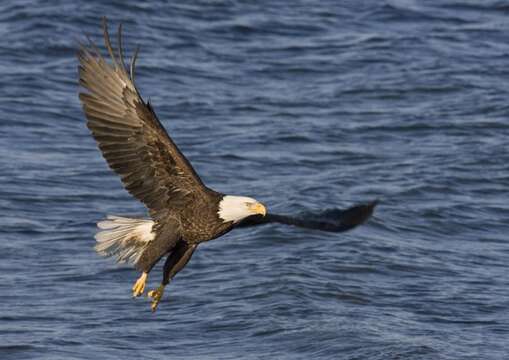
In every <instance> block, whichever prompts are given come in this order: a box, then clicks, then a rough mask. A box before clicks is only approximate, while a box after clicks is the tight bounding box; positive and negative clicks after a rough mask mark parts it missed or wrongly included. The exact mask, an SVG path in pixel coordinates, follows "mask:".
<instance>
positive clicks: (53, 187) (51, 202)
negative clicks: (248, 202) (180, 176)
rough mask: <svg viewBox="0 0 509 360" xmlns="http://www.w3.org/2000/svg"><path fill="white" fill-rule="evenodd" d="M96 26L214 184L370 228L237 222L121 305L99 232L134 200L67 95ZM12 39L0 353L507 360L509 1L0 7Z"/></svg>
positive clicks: (0, 173) (1, 174)
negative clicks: (359, 219)
mask: <svg viewBox="0 0 509 360" xmlns="http://www.w3.org/2000/svg"><path fill="white" fill-rule="evenodd" d="M103 15H106V16H108V18H109V22H110V27H111V30H112V31H113V29H114V28H115V27H116V26H117V25H118V24H119V23H120V22H121V23H123V25H124V30H125V47H126V52H127V53H128V54H131V53H132V51H133V50H134V48H135V46H136V45H137V44H140V45H141V52H140V56H139V60H138V64H139V67H138V72H137V84H138V87H139V89H140V91H141V93H142V95H143V96H144V98H145V99H150V100H151V102H152V103H153V105H154V108H155V110H156V112H157V114H158V115H159V117H160V119H161V120H162V122H163V124H164V126H165V127H166V128H167V129H168V131H169V133H170V135H171V136H172V137H173V139H174V140H175V141H176V142H177V144H178V145H179V146H180V148H181V149H182V151H183V152H184V153H185V154H186V155H187V157H188V158H189V159H190V161H191V162H192V163H193V165H194V166H195V168H196V170H197V172H198V173H199V174H200V175H201V177H202V179H203V180H204V181H205V182H206V183H207V184H208V185H209V186H210V187H212V188H214V189H216V190H218V191H222V192H225V193H230V194H243V195H248V196H253V197H256V198H257V199H259V200H261V201H263V202H264V203H266V204H267V205H268V207H269V209H270V210H271V211H273V212H276V213H285V214H299V213H302V212H307V211H320V210H322V209H330V208H345V207H348V206H350V205H353V204H355V203H359V202H365V201H370V200H373V199H376V198H378V199H380V200H381V203H380V205H379V206H378V208H377V210H376V212H375V214H374V216H373V218H372V219H370V220H369V221H368V222H367V223H366V224H365V225H363V226H361V227H359V228H357V229H355V230H353V231H351V232H348V233H344V234H330V233H322V232H316V231H311V230H305V229H297V228H292V227H287V226H283V225H275V224H274V225H264V226H260V227H254V228H249V229H238V230H236V231H233V232H231V233H230V234H228V235H227V236H224V237H222V238H220V239H218V240H215V241H212V242H209V243H206V244H202V245H200V248H199V249H198V251H197V252H196V253H195V255H194V257H193V259H192V260H191V261H190V263H189V264H188V266H187V267H186V268H185V269H184V270H183V271H182V272H181V273H179V274H178V275H177V277H176V278H175V281H174V282H172V284H171V285H170V286H169V287H168V288H167V291H166V294H165V297H164V299H163V302H162V303H161V304H160V307H159V310H158V311H157V312H156V313H155V314H152V313H151V312H150V307H149V302H148V300H147V299H143V298H141V299H136V300H133V299H131V292H130V289H131V286H132V284H133V282H134V281H135V279H136V277H137V276H138V274H137V273H136V272H135V271H134V270H132V269H131V268H129V267H128V266H117V265H115V264H114V263H113V261H112V260H111V259H103V258H100V257H98V256H97V255H96V254H95V252H94V250H93V246H94V242H95V241H94V238H93V236H94V233H95V223H96V222H97V221H98V220H100V219H101V218H103V217H104V216H105V215H106V214H133V213H140V214H143V212H144V208H143V207H142V205H141V204H139V203H138V202H136V201H135V200H133V199H132V198H131V197H130V196H129V194H128V193H127V192H126V191H124V190H123V188H122V186H121V184H120V181H119V179H118V178H117V176H115V175H114V174H113V173H112V172H111V171H110V170H109V169H108V168H107V166H106V164H105V162H104V160H103V159H102V158H101V155H100V153H99V151H98V150H97V148H96V146H95V143H94V141H93V139H92V137H91V136H90V135H89V132H88V130H87V128H86V126H85V120H84V116H83V113H82V110H81V108H80V104H79V101H78V97H77V93H78V91H79V89H78V85H77V60H76V57H75V53H76V49H77V46H78V45H77V44H78V42H79V41H83V40H84V39H85V36H86V35H88V36H90V37H91V38H92V39H93V40H94V41H96V42H98V43H100V44H101V45H102V43H101V37H100V35H101V29H100V19H101V16H103ZM0 35H1V40H0V169H1V170H0V210H1V216H0V359H48V360H54V359H134V358H136V359H158V360H159V359H454V360H456V359H508V358H509V276H508V274H509V273H508V260H509V243H508V237H507V236H508V235H507V234H508V233H509V224H508V218H509V204H508V188H509V153H508V150H509V101H508V99H509V85H508V80H509V4H508V3H507V2H505V1H483V2H481V1H460V0H457V1H454V0H429V1H412V0H391V1H375V0H371V1H293V2H290V1H286V2H285V1H278V2H276V1H267V0H260V1H250V2H248V1H185V2H177V1H151V2H147V3H145V2H139V1H111V2H109V4H106V2H102V1H76V2H70V1H69V2H68V1H42V0H39V1H36V0H23V1H7V0H4V1H2V2H1V3H0ZM160 278H161V268H160V266H159V267H157V268H155V269H154V270H153V272H152V275H151V278H150V287H155V286H157V284H158V282H159V281H160Z"/></svg>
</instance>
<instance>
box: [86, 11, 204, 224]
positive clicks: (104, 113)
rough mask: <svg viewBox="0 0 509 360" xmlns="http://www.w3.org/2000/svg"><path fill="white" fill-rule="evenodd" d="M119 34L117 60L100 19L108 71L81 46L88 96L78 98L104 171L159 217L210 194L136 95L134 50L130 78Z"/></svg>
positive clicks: (97, 56)
mask: <svg viewBox="0 0 509 360" xmlns="http://www.w3.org/2000/svg"><path fill="white" fill-rule="evenodd" d="M121 31H122V30H121V27H119V31H118V47H117V55H115V52H114V50H113V47H112V45H111V42H110V37H109V34H108V28H107V24H106V19H103V33H104V43H105V46H106V49H107V51H108V53H109V56H110V58H111V62H112V64H111V65H110V64H108V62H107V61H106V60H105V59H104V58H103V57H102V56H101V54H100V52H99V49H98V48H97V47H96V46H95V45H94V43H93V42H92V41H90V42H89V44H88V45H82V46H81V48H80V50H79V53H78V59H79V61H80V66H79V76H80V81H79V83H80V85H81V86H82V87H83V88H84V89H86V90H87V91H86V92H82V93H80V95H79V97H80V100H81V103H82V105H83V109H84V112H85V115H86V117H87V119H88V123H87V126H88V128H89V129H90V131H91V132H92V135H93V136H94V138H95V140H96V141H97V143H98V146H99V148H100V150H101V151H102V154H103V156H104V158H105V159H106V161H107V163H108V165H109V166H110V167H111V168H112V169H113V170H114V171H115V172H116V173H117V174H118V175H120V178H121V179H122V182H123V183H124V186H125V188H126V189H127V191H129V193H131V194H132V195H133V196H134V197H136V198H137V199H138V200H140V201H141V202H142V203H144V204H145V206H146V207H147V208H148V209H149V211H150V213H151V214H152V216H155V217H157V216H158V213H160V212H161V211H166V210H168V208H170V209H172V204H179V206H182V201H185V202H189V201H193V200H195V199H196V197H199V196H203V195H204V194H206V192H207V191H209V190H208V189H207V188H206V187H205V185H204V184H203V183H202V181H201V179H200V178H199V176H198V175H197V174H196V172H195V171H194V169H193V167H192V166H191V164H190V163H189V161H188V160H187V159H186V158H185V157H184V155H183V154H182V153H181V152H180V150H179V149H178V147H177V146H176V145H175V143H174V142H173V141H172V140H171V138H170V137H169V135H168V134H167V133H166V131H165V130H164V128H163V126H162V125H161V123H160V122H159V120H158V119H157V116H156V115H155V113H154V111H153V109H152V107H151V106H150V104H149V103H145V102H144V101H143V99H142V98H141V96H140V94H139V92H138V90H137V89H136V86H135V84H134V70H135V69H134V64H135V61H136V58H137V54H138V49H137V50H136V52H135V54H134V55H133V58H132V60H131V64H130V69H129V74H130V75H129V74H128V72H127V70H126V69H127V68H126V66H125V64H124V59H123V49H122V33H121ZM172 210H173V211H178V208H177V207H176V206H175V207H174V208H173V209H172Z"/></svg>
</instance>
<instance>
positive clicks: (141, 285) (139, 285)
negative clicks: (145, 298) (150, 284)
mask: <svg viewBox="0 0 509 360" xmlns="http://www.w3.org/2000/svg"><path fill="white" fill-rule="evenodd" d="M147 277H148V273H146V272H143V273H142V274H141V276H140V277H139V278H138V280H136V282H135V283H134V285H133V297H138V296H140V295H142V294H143V291H145V283H146V282H147Z"/></svg>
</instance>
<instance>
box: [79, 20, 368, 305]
mask: <svg viewBox="0 0 509 360" xmlns="http://www.w3.org/2000/svg"><path fill="white" fill-rule="evenodd" d="M103 35H104V44H105V47H106V49H107V51H108V54H109V57H110V61H111V63H109V62H107V61H106V60H105V59H104V58H103V57H102V56H101V54H100V51H99V49H98V48H97V47H96V46H95V45H94V44H93V43H92V42H90V43H89V44H88V45H82V46H81V47H80V50H79V52H78V58H79V62H80V65H79V78H80V80H79V81H80V85H81V86H82V87H83V89H85V91H84V92H81V93H80V95H79V97H80V100H81V103H82V105H83V110H84V112H85V115H86V117H87V119H88V122H87V126H88V128H89V129H90V131H91V132H92V135H93V137H94V138H95V140H96V141H97V144H98V146H99V148H100V150H101V152H102V154H103V156H104V158H105V159H106V161H107V162H108V165H109V166H110V167H111V169H113V170H114V171H115V172H116V173H117V174H118V175H119V176H120V178H121V179H122V182H123V184H124V186H125V188H126V189H127V191H129V193H130V194H132V195H133V196H134V197H135V198H136V199H138V200H139V201H141V202H142V203H143V204H144V205H145V206H146V207H147V209H148V212H149V214H150V217H151V219H143V218H126V217H120V216H112V215H109V216H108V217H107V218H106V219H105V220H103V221H101V222H99V223H98V227H99V229H100V232H99V233H98V234H97V235H96V240H97V245H96V250H97V252H98V253H99V254H101V255H104V256H115V257H116V258H117V261H119V262H131V263H133V264H134V266H135V268H136V269H137V270H138V271H140V272H141V275H140V277H139V278H138V280H137V281H136V282H135V284H134V286H133V288H132V290H133V296H140V295H142V294H143V293H144V290H145V283H146V281H147V277H148V274H149V272H150V271H151V269H152V267H153V266H154V265H155V264H156V263H157V262H158V261H159V260H160V259H161V258H162V257H163V256H165V255H168V257H167V259H166V262H165V265H164V268H163V280H162V282H161V285H160V286H159V287H158V288H157V289H155V290H153V291H150V292H149V293H148V295H149V296H150V297H151V298H152V304H151V307H152V310H153V311H155V310H156V308H157V306H158V304H159V302H160V300H161V298H162V296H163V292H164V289H165V286H166V285H167V284H168V283H169V281H170V280H171V279H172V278H173V277H174V276H175V275H176V274H177V272H178V271H180V270H181V269H182V268H183V267H184V266H185V265H186V264H187V262H188V261H189V259H190V258H191V256H192V254H193V252H194V251H195V250H196V248H197V246H198V244H200V243H201V242H204V241H208V240H212V239H215V238H217V237H219V236H221V235H223V234H225V233H227V232H229V231H230V230H232V229H233V228H234V227H241V226H249V225H258V224H262V223H266V222H281V223H286V224H292V225H297V226H301V227H309V228H316V229H320V230H329V231H331V229H333V230H332V231H345V230H348V229H350V228H353V227H355V226H356V225H358V224H360V223H362V222H364V221H365V220H366V219H367V218H368V217H369V216H370V215H371V213H372V211H373V207H374V205H375V203H371V204H368V205H364V207H363V208H362V209H361V210H357V212H355V213H354V216H352V214H351V213H352V211H350V213H349V214H348V217H347V216H338V219H337V221H336V224H335V225H333V226H332V227H331V226H330V224H329V225H327V224H325V226H322V225H323V224H321V223H318V224H319V225H317V222H316V221H315V222H311V223H310V222H307V221H306V220H296V219H293V218H290V217H287V216H281V215H275V214H269V216H267V217H266V218H265V221H262V220H260V218H261V217H264V216H265V215H266V208H265V206H264V205H262V204H261V203H260V202H258V201H257V200H255V199H252V198H250V197H246V196H233V195H225V194H222V193H219V192H216V191H214V190H212V189H210V188H208V187H206V186H205V185H204V184H203V182H202V181H201V179H200V177H199V176H198V175H197V173H196V172H195V171H194V169H193V167H192V166H191V164H190V163H189V161H188V160H187V159H186V158H185V156H184V155H183V154H182V153H181V152H180V150H179V149H178V147H177V145H176V144H175V143H174V142H173V140H172V139H171V138H170V137H169V135H168V133H167V132H166V131H165V129H164V128H163V126H162V125H161V123H160V121H159V120H158V118H157V116H156V114H155V112H154V110H153V108H152V106H151V105H150V104H149V103H147V102H145V101H143V99H142V98H141V96H140V94H139V92H138V90H137V88H136V86H135V84H134V70H135V61H136V56H137V54H138V51H136V52H135V55H134V56H133V58H132V60H131V63H130V68H129V72H128V70H127V68H126V65H125V63H124V55H123V49H122V28H121V26H119V29H118V40H117V41H118V42H117V50H116V51H115V50H114V49H113V47H112V45H111V42H110V37H109V34H108V28H107V23H106V20H105V19H103ZM361 207H362V206H361ZM356 208H358V207H356ZM352 209H353V208H352ZM345 214H346V213H345ZM334 229H335V230H334Z"/></svg>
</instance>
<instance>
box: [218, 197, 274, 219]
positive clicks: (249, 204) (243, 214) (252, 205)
mask: <svg viewBox="0 0 509 360" xmlns="http://www.w3.org/2000/svg"><path fill="white" fill-rule="evenodd" d="M217 214H218V216H219V218H221V220H223V221H224V222H229V221H233V222H234V223H238V222H239V221H241V220H243V219H245V218H247V217H248V216H252V215H263V216H265V214H267V209H266V208H265V206H264V205H263V204H262V203H260V202H258V201H257V200H255V199H253V198H250V197H246V196H233V195H225V196H223V198H222V199H221V201H220V202H219V209H218V211H217Z"/></svg>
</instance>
